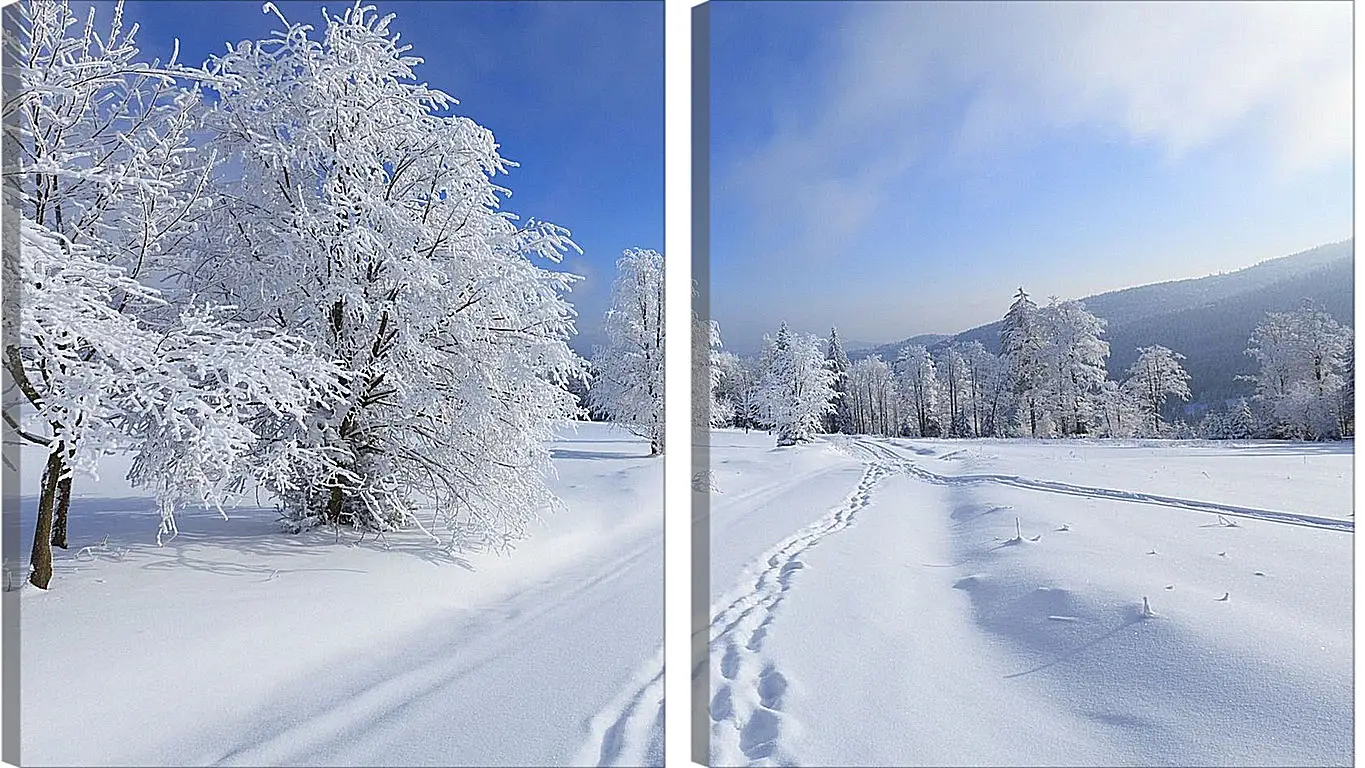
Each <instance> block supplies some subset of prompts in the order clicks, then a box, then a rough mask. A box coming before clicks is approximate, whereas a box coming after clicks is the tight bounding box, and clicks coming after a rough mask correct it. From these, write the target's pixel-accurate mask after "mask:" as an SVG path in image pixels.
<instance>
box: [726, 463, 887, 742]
mask: <svg viewBox="0 0 1365 768" xmlns="http://www.w3.org/2000/svg"><path fill="white" fill-rule="evenodd" d="M894 471H895V470H894V469H893V468H891V467H888V466H886V465H885V464H884V463H882V462H880V461H878V462H875V463H872V464H870V465H869V466H868V467H867V468H866V469H865V470H864V472H863V476H862V478H861V479H860V480H859V482H858V486H857V488H855V489H854V491H853V493H851V494H850V495H849V497H848V499H847V500H846V501H844V503H842V504H840V505H839V506H837V507H835V508H834V509H832V510H830V512H829V513H827V514H826V515H825V516H824V517H821V518H820V519H819V520H817V521H815V522H814V523H811V524H810V525H808V526H806V527H805V528H802V529H801V530H799V531H797V532H796V533H795V534H793V535H791V536H789V537H787V538H786V539H784V540H783V541H781V542H779V543H778V544H777V545H776V546H775V547H773V548H772V549H771V550H769V551H768V552H767V553H765V554H764V555H763V556H762V557H761V558H759V559H758V560H757V561H755V562H756V563H758V564H759V565H758V566H757V567H756V568H754V567H751V569H750V571H749V573H750V574H753V575H752V581H750V580H749V579H748V578H746V579H743V580H742V586H740V587H739V588H737V589H736V590H733V591H731V593H730V595H729V597H730V599H729V600H728V601H727V600H726V599H722V600H721V601H720V602H721V603H723V604H724V605H725V607H724V608H722V609H720V610H718V611H716V612H715V613H714V614H713V617H712V619H711V625H710V627H711V630H710V633H711V637H710V655H711V658H712V659H713V660H715V659H716V658H719V659H720V669H719V672H720V675H719V682H718V684H717V685H716V686H715V687H714V694H713V695H712V697H711V702H710V713H711V737H712V738H711V752H712V759H713V761H714V760H716V759H718V758H721V759H723V758H725V757H735V755H730V756H725V755H718V754H717V750H716V747H717V743H718V742H722V743H725V744H726V745H730V744H736V741H737V744H736V745H737V747H738V751H739V753H740V755H742V756H743V759H745V760H747V761H749V763H751V764H753V763H758V762H759V761H763V760H769V761H773V762H777V761H779V760H781V757H780V756H779V755H778V750H779V737H780V736H781V731H782V727H783V720H784V717H785V715H784V714H783V712H782V708H783V699H784V697H785V695H786V691H787V685H788V681H787V678H786V677H785V676H784V675H783V674H782V671H781V670H780V669H779V668H778V666H777V664H776V663H775V662H774V661H773V660H772V659H770V658H766V657H765V656H764V655H763V654H762V650H763V642H764V639H765V638H766V637H767V634H768V628H769V626H770V625H771V624H772V623H773V621H774V619H775V616H776V614H775V609H776V608H777V606H778V605H779V604H781V602H782V600H783V598H784V597H785V596H786V593H787V591H788V590H790V589H791V588H792V582H793V579H794V578H795V577H796V574H797V573H798V572H800V571H801V570H802V569H803V568H805V567H806V566H805V563H804V562H803V561H802V560H801V555H802V554H803V553H805V552H806V551H807V550H809V549H810V548H811V547H813V546H815V545H816V544H818V543H820V541H821V540H822V539H824V538H825V537H826V536H829V535H831V534H833V533H837V532H838V531H840V530H843V529H844V528H847V527H848V526H849V525H851V524H852V522H853V520H854V518H855V517H856V516H857V514H858V512H859V510H861V509H862V508H863V507H866V506H867V504H868V502H869V501H870V500H871V498H872V491H873V489H874V488H875V487H876V485H877V483H878V482H880V481H881V479H882V478H884V477H886V476H887V475H890V474H893V473H894ZM755 570H756V571H757V572H756V573H755Z"/></svg>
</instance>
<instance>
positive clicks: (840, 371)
mask: <svg viewBox="0 0 1365 768" xmlns="http://www.w3.org/2000/svg"><path fill="white" fill-rule="evenodd" d="M825 364H826V365H828V366H829V369H830V370H831V371H833V372H834V411H833V412H831V413H830V414H829V415H827V416H826V417H825V431H826V432H831V433H833V432H844V433H848V432H850V431H851V430H852V418H851V416H850V410H849V398H850V395H849V393H848V368H849V362H848V353H847V352H845V351H844V345H843V343H842V342H840V341H839V330H838V329H837V328H830V329H829V342H828V344H827V345H826V346H825Z"/></svg>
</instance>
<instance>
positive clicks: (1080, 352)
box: [1037, 299, 1109, 435]
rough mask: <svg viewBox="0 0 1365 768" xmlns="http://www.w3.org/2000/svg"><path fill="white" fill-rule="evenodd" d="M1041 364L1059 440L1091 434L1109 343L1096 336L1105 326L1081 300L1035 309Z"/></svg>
mask: <svg viewBox="0 0 1365 768" xmlns="http://www.w3.org/2000/svg"><path fill="white" fill-rule="evenodd" d="M1037 319H1038V324H1039V325H1040V326H1041V335H1042V340H1043V343H1042V350H1041V353H1042V359H1043V360H1044V361H1045V364H1046V374H1045V381H1046V389H1047V394H1048V396H1047V405H1048V410H1049V411H1050V412H1051V413H1052V414H1053V422H1054V423H1055V424H1056V426H1057V428H1058V430H1060V431H1061V433H1062V434H1063V435H1079V434H1087V433H1090V432H1093V431H1094V429H1095V426H1096V424H1095V422H1096V421H1097V419H1096V414H1095V411H1096V410H1097V407H1098V404H1097V399H1098V397H1099V394H1100V387H1101V386H1102V385H1103V383H1104V381H1105V380H1106V378H1107V373H1106V371H1105V366H1104V361H1105V359H1106V358H1108V357H1109V344H1108V343H1107V342H1105V341H1103V340H1102V339H1101V338H1100V337H1101V336H1102V335H1103V334H1104V327H1105V321H1104V320H1101V319H1100V318H1098V317H1095V316H1094V315H1093V314H1091V313H1090V312H1088V311H1086V309H1085V305H1084V304H1082V303H1081V302H1079V301H1058V300H1057V299H1053V300H1051V301H1050V302H1049V303H1048V306H1046V307H1044V308H1043V309H1041V310H1039V312H1038V317H1037Z"/></svg>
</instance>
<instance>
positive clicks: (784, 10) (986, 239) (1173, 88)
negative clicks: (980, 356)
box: [711, 0, 1353, 352]
mask: <svg viewBox="0 0 1365 768" xmlns="http://www.w3.org/2000/svg"><path fill="white" fill-rule="evenodd" d="M1351 13H1352V10H1351V5H1350V4H1349V3H1341V2H1334V3H1311V2H1290V3H1268V2H1259V3H1249V4H1239V3H1213V4H1195V3H1183V4H1176V3H1157V4H1155V5H1154V6H1152V5H1148V6H1144V5H1142V4H1138V3H1120V2H1106V3H1080V2H1069V3H1054V4H1033V3H1017V2H1016V3H1007V4H995V3H966V2H949V3H929V2H782V1H772V0H765V1H764V2H752V1H746V2H738V1H735V0H719V2H716V3H714V4H713V6H712V8H711V35H712V56H711V67H712V70H711V75H712V77H711V133H712V153H711V162H712V165H711V179H712V197H711V205H712V218H711V224H712V251H711V307H712V315H713V317H714V319H716V320H717V321H719V322H720V325H721V332H722V335H723V337H724V339H725V343H726V346H727V347H730V348H733V349H736V350H738V351H741V352H744V351H749V350H751V349H753V347H754V346H755V345H756V344H757V341H758V339H759V338H760V337H761V335H762V334H763V333H764V332H770V331H771V330H772V329H773V328H775V327H776V326H777V324H778V322H779V321H780V320H783V319H785V320H787V321H788V322H790V323H791V324H792V325H793V326H795V327H797V328H800V329H803V330H808V331H811V332H818V333H822V334H823V333H828V329H829V326H830V325H832V324H833V325H838V326H839V328H840V331H841V335H842V336H844V338H847V339H853V340H861V341H869V342H883V341H890V340H894V339H900V338H904V337H906V336H910V335H914V334H918V333H928V332H945V333H946V332H956V331H959V330H964V329H966V328H969V327H973V326H975V325H978V324H981V323H984V322H989V321H991V320H994V319H997V318H998V317H1000V316H1001V315H1002V314H1003V313H1004V311H1005V309H1006V308H1007V307H1008V304H1009V301H1010V297H1011V295H1012V294H1013V292H1014V290H1015V288H1017V287H1018V286H1020V285H1023V286H1024V287H1025V288H1027V289H1028V290H1029V291H1030V293H1033V294H1034V295H1035V296H1037V297H1039V298H1044V299H1045V298H1046V297H1047V296H1050V295H1058V296H1061V297H1063V298H1076V297H1081V296H1085V295H1090V294H1094V293H1099V292H1103V291H1106V290H1112V289H1116V288H1122V287H1127V286H1131V285H1140V284H1144V283H1149V282H1157V281H1161V280H1169V279H1177V278H1184V277H1197V276H1201V275H1206V274H1211V273H1214V272H1218V271H1226V270H1231V269H1236V268H1240V267H1243V266H1248V265H1250V264H1253V263H1255V262H1258V261H1261V260H1264V259H1267V258H1273V257H1276V256H1283V255H1287V254H1289V253H1293V252H1296V251H1300V250H1304V249H1306V248H1310V247H1312V246H1315V245H1320V244H1322V243H1326V242H1332V241H1336V240H1342V239H1345V238H1348V237H1350V236H1351V235H1352V210H1353V201H1352V154H1351V151H1352V150H1351V130H1352V123H1351V109H1352V79H1351V78H1352V69H1351V66H1352V65H1351V54H1352V50H1351V21H1352V18H1351Z"/></svg>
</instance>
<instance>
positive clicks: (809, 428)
mask: <svg viewBox="0 0 1365 768" xmlns="http://www.w3.org/2000/svg"><path fill="white" fill-rule="evenodd" d="M760 360H761V366H762V369H763V378H762V382H761V385H760V389H761V391H762V393H763V399H764V403H765V405H766V406H767V408H766V410H767V411H768V418H769V419H770V420H771V422H772V423H773V426H774V427H775V428H776V429H777V444H778V445H779V446H783V445H795V444H797V443H802V442H808V441H810V440H812V439H814V437H815V433H816V432H818V431H819V430H820V427H821V424H822V422H823V420H824V418H825V416H826V415H827V414H829V413H830V412H832V411H833V410H834V402H833V401H834V371H832V370H830V368H829V367H828V366H826V365H825V357H824V354H823V353H822V352H821V350H820V340H819V339H818V338H816V337H815V336H808V335H804V334H799V333H793V332H792V331H791V330H790V329H789V328H787V324H786V323H782V325H781V327H779V328H778V329H777V334H776V335H774V336H765V337H764V338H763V352H762V354H761V356H760Z"/></svg>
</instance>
